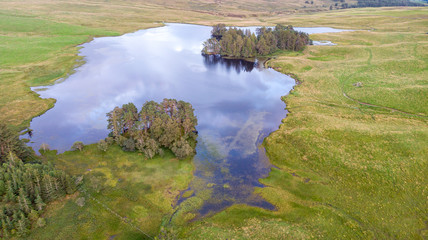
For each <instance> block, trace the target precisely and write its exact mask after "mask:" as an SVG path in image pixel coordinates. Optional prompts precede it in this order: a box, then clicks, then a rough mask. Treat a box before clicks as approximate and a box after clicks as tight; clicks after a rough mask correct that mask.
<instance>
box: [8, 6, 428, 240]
mask: <svg viewBox="0 0 428 240" xmlns="http://www.w3.org/2000/svg"><path fill="white" fill-rule="evenodd" d="M296 2H297V1H296ZM185 3H187V2H184V1H183V2H181V1H177V2H174V4H172V5H171V3H170V2H166V1H165V2H157V3H155V2H144V3H143V2H126V1H110V2H109V3H108V4H106V3H105V2H101V1H98V2H97V1H79V2H77V1H67V2H62V1H60V2H59V1H48V0H43V1H38V2H34V1H0V9H1V10H0V45H1V48H0V56H1V59H0V111H1V113H2V114H1V115H0V120H1V121H7V122H9V123H11V124H14V125H15V126H18V127H19V128H23V127H25V126H28V123H29V120H30V119H31V118H32V117H34V116H36V115H38V114H41V113H43V112H44V111H46V110H47V109H48V108H49V107H52V106H53V104H54V101H55V100H53V99H43V100H42V99H39V98H38V96H37V94H35V93H33V92H31V91H30V89H29V87H30V86H37V85H45V84H51V83H53V82H54V81H55V80H56V79H58V78H60V77H65V76H67V75H68V74H70V73H71V72H72V69H73V67H74V66H76V64H81V62H79V61H77V60H82V59H80V58H79V57H77V56H76V53H77V52H78V48H77V47H76V45H79V44H81V43H83V42H85V41H88V40H89V39H91V37H93V36H111V35H118V34H121V33H125V32H129V31H134V30H137V29H141V28H147V27H153V26H160V25H161V24H162V22H163V21H165V22H188V23H199V24H207V25H210V24H212V23H216V22H225V23H228V24H231V25H273V24H275V23H282V24H293V25H295V26H302V27H303V26H306V27H308V26H330V27H337V28H346V29H359V30H365V31H355V32H346V33H334V34H320V35H313V36H312V38H314V39H316V40H330V41H333V42H335V43H337V44H338V45H337V46H310V47H309V48H308V49H306V50H305V51H304V52H303V53H302V54H287V53H281V54H279V55H277V56H275V58H274V59H272V60H271V61H269V63H268V64H269V65H270V66H272V67H274V68H275V69H277V70H278V71H281V72H284V73H293V74H295V75H296V76H297V77H298V78H299V80H300V81H301V82H302V83H301V84H300V85H299V86H296V88H295V90H294V91H293V92H292V93H291V94H290V95H289V96H287V97H286V98H285V101H286V103H287V108H288V110H289V111H290V113H289V114H288V117H287V118H286V119H285V120H284V121H283V124H282V125H281V126H280V129H279V130H278V131H276V132H274V133H273V134H271V135H270V136H269V137H268V138H267V139H266V140H265V143H264V144H265V147H266V149H267V153H268V155H269V157H270V160H271V161H272V163H273V164H275V165H276V166H278V169H273V170H272V172H271V174H270V176H269V177H268V178H266V179H262V180H261V181H262V182H263V183H264V184H266V185H267V186H268V187H266V188H263V189H257V190H256V191H257V192H259V193H260V194H261V195H262V196H264V197H265V198H266V199H267V200H269V201H270V202H272V203H273V204H275V205H276V206H277V208H278V211H275V212H270V211H266V210H262V209H258V208H253V207H248V206H244V205H237V206H233V207H231V208H229V209H227V210H225V211H223V212H221V213H218V214H216V215H214V216H213V217H210V218H206V219H203V220H201V221H195V222H190V223H189V224H188V225H182V224H180V225H177V226H170V225H168V227H170V228H172V229H173V230H174V232H175V234H177V235H178V236H179V237H183V238H190V239H192V238H193V239H201V238H206V239H219V238H228V239H230V238H233V239H257V238H264V239H289V238H291V239H308V238H317V239H361V238H363V239H373V238H375V239H424V238H427V237H428V225H427V221H428V217H427V216H428V193H427V192H428V189H427V186H428V178H427V176H428V162H427V161H428V160H427V159H428V150H427V149H428V148H427V142H428V128H427V126H428V124H427V117H426V116H427V115H428V103H427V100H426V99H428V98H427V96H428V93H427V91H428V90H427V89H428V88H427V84H428V80H427V77H426V76H427V75H428V74H427V70H428V62H427V61H428V35H427V34H426V31H427V29H426V26H428V9H427V8H378V9H374V8H367V9H351V10H346V11H345V10H343V11H342V10H341V11H328V12H320V13H295V14H292V15H289V14H288V13H289V12H283V13H282V12H272V10H269V9H268V10H266V11H264V10H260V9H261V8H260V7H259V5H257V4H258V3H257V2H256V1H254V2H251V4H248V6H251V7H248V8H247V9H242V7H240V6H239V4H235V3H233V4H231V5H226V3H228V2H223V6H221V5H218V6H217V5H215V6H210V5H209V4H210V2H208V1H207V2H204V1H197V2H194V4H193V5H192V4H185ZM274 3H277V1H274ZM317 4H318V3H317ZM165 6H168V7H165ZM219 6H220V7H219ZM225 6H226V7H225ZM229 6H230V7H229ZM204 8H205V9H204ZM284 8H285V7H284ZM291 9H292V8H291ZM284 11H285V10H284ZM293 11H294V10H293ZM220 12H225V13H226V14H220ZM76 61H77V62H76ZM357 83H358V84H357ZM354 84H355V85H354ZM284 94H285V93H284ZM345 95H346V96H348V97H346V96H345ZM350 98H352V99H354V100H352V99H350ZM359 102H360V103H367V104H371V105H373V106H369V105H367V104H366V105H364V104H360V103H359ZM391 109H396V110H397V111H392V110H391ZM46 158H47V160H51V161H54V162H55V163H56V164H57V166H58V167H59V168H63V169H65V170H66V171H67V172H69V173H72V174H79V175H80V174H83V175H85V184H84V187H85V189H87V193H89V194H90V196H93V197H94V198H95V199H97V200H98V201H100V202H102V203H103V204H105V206H107V207H108V208H110V209H113V210H114V212H118V213H120V216H122V217H126V221H128V220H129V221H130V222H131V224H132V225H131V224H128V223H124V221H122V220H120V219H119V218H118V217H117V216H116V215H114V214H113V213H112V212H110V211H109V210H107V209H106V207H105V206H104V205H101V204H99V203H98V202H96V201H94V200H92V199H91V198H90V197H89V196H88V195H86V194H85V192H80V193H78V194H76V195H74V196H70V197H69V198H68V199H66V200H65V201H62V202H58V203H56V204H55V205H52V206H51V207H50V209H49V211H48V212H47V215H48V216H49V217H48V218H47V219H48V225H47V226H46V227H45V228H43V229H38V230H36V231H35V232H34V234H33V235H31V236H30V238H31V239H67V238H68V239H76V238H77V239H85V238H86V239H87V238H90V239H108V238H109V237H111V236H115V237H116V238H115V239H132V238H135V239H139V238H141V237H143V235H142V233H141V232H139V231H138V230H137V229H136V228H135V227H133V226H136V227H138V228H140V229H142V230H143V231H145V232H148V233H149V234H150V235H151V236H154V235H156V234H157V233H158V231H159V225H161V224H162V222H163V220H164V218H165V217H168V216H169V215H171V213H172V212H173V211H174V209H173V207H172V206H171V203H173V202H174V199H175V197H176V196H177V194H178V191H179V190H180V189H185V188H186V186H187V183H188V182H189V181H190V177H191V171H192V167H191V164H190V162H180V161H177V160H175V159H173V158H171V156H169V157H167V158H166V160H162V161H159V160H160V159H154V160H150V161H145V160H142V159H141V156H139V155H137V154H130V153H123V152H121V151H120V150H119V149H117V148H112V149H110V150H109V152H107V153H106V154H104V155H103V154H101V153H100V152H99V151H98V150H97V149H96V147H95V146H89V147H87V148H86V149H85V150H84V151H83V153H79V152H67V153H65V154H61V155H59V156H54V155H53V154H48V155H46ZM82 196H83V197H85V205H84V206H83V207H79V206H78V205H77V204H76V201H77V200H78V199H79V198H81V197H82ZM148 220H150V221H148Z"/></svg>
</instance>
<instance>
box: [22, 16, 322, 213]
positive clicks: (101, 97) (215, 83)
mask: <svg viewBox="0 0 428 240" xmlns="http://www.w3.org/2000/svg"><path fill="white" fill-rule="evenodd" d="M298 30H301V29H298ZM306 30H310V29H306ZM313 30H314V31H317V32H319V29H318V28H314V29H313ZM210 31H211V28H210V27H205V26H197V25H187V24H168V25H167V26H165V27H160V28H153V29H148V30H141V31H137V32H135V33H130V34H125V35H123V36H119V37H103V38H96V39H94V40H93V41H91V42H89V43H86V44H83V45H82V49H81V50H80V55H82V56H85V61H86V63H85V64H84V65H83V66H81V67H79V68H78V69H77V70H76V73H74V74H73V75H71V76H70V77H69V78H68V79H67V80H66V81H64V82H62V83H60V84H56V85H54V86H50V87H47V88H46V87H43V89H44V90H43V91H39V92H38V93H39V94H40V95H41V97H43V98H55V99H57V103H56V104H55V107H54V108H53V109H51V110H49V111H48V112H46V113H45V114H43V115H42V116H40V117H37V118H34V119H33V120H32V122H31V129H33V132H32V133H33V136H32V138H31V143H29V145H30V146H32V147H33V148H34V149H38V148H39V147H40V145H41V144H42V143H47V144H48V145H49V146H50V148H51V149H57V150H59V152H63V151H66V150H69V149H70V147H71V145H72V144H73V142H75V141H83V142H84V143H85V144H89V143H95V142H97V141H99V140H100V139H103V138H105V137H106V136H107V134H108V130H107V121H106V117H105V116H106V113H107V112H109V111H111V110H112V109H113V108H114V107H115V106H121V105H122V104H125V103H128V102H133V103H135V105H136V106H137V107H138V108H140V107H141V106H142V104H143V103H144V102H145V101H148V100H155V101H158V102H159V101H162V99H163V98H176V99H178V100H184V101H187V102H190V103H191V104H192V105H193V107H194V109H195V114H196V115H197V118H198V122H199V125H198V126H197V130H198V131H199V136H198V145H197V148H196V151H197V154H196V156H195V157H194V163H195V168H196V169H195V178H194V180H193V182H192V183H191V184H190V186H189V191H193V195H192V197H195V196H196V197H199V198H201V199H203V200H204V204H203V205H202V206H201V208H200V209H199V213H200V214H201V215H204V214H207V213H209V212H216V211H219V210H220V209H223V208H225V207H227V206H230V205H232V204H234V203H246V204H249V205H254V206H260V207H264V208H267V209H274V207H273V206H272V205H271V204H270V203H268V202H266V201H264V200H263V199H262V198H261V197H259V196H257V195H255V194H253V191H254V187H263V186H262V185H261V184H260V183H259V181H258V179H259V178H263V177H266V176H267V174H268V173H269V171H270V168H271V167H272V166H271V165H270V163H269V161H268V159H267V158H266V156H265V155H264V149H263V148H259V145H260V143H261V141H262V140H263V138H264V137H266V136H267V135H268V134H269V133H270V132H272V131H274V130H276V129H277V128H278V126H279V124H280V123H281V119H282V118H284V117H285V115H286V111H285V110H284V108H285V104H284V103H283V102H282V101H281V100H280V97H281V96H283V95H286V94H287V93H288V92H289V91H290V90H291V88H292V87H293V86H294V84H295V81H294V80H293V79H292V78H290V77H289V76H286V75H283V74H281V73H278V72H276V71H274V70H272V69H264V68H262V67H259V66H258V64H254V63H250V62H246V61H241V60H225V59H222V58H219V57H215V56H209V57H204V56H202V55H201V49H202V42H203V41H204V40H206V39H207V38H209V37H210ZM301 31H302V30H301ZM34 90H35V91H37V89H34ZM183 199H184V198H182V199H180V200H179V203H180V202H182V201H183Z"/></svg>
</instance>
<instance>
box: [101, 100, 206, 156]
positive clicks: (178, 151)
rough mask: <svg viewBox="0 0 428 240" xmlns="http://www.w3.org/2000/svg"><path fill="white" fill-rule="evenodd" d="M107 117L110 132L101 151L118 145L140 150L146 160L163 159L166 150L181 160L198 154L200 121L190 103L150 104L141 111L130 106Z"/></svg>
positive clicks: (116, 108)
mask: <svg viewBox="0 0 428 240" xmlns="http://www.w3.org/2000/svg"><path fill="white" fill-rule="evenodd" d="M107 118H108V129H110V130H111V133H110V134H109V137H108V138H107V139H106V140H101V141H100V142H99V143H98V147H99V149H101V150H103V149H106V146H107V145H108V143H110V144H111V143H112V142H115V143H117V144H118V145H119V146H121V147H122V149H123V150H125V151H139V152H141V153H143V154H144V155H145V156H146V157H147V158H153V157H154V156H155V155H156V154H159V155H161V156H162V155H163V152H164V149H169V150H171V151H172V152H173V153H174V154H175V156H176V157H178V158H180V159H183V158H186V157H189V156H192V155H194V154H195V147H196V137H197V131H196V125H197V124H198V121H197V119H196V116H195V114H194V109H193V107H192V105H191V104H190V103H187V102H184V101H177V100H175V99H164V100H163V101H162V102H161V103H157V102H154V101H148V102H146V103H144V105H143V106H142V108H141V111H140V112H138V110H137V108H136V107H135V105H134V104H133V103H128V104H124V105H123V106H122V107H115V108H114V109H113V110H112V111H111V112H109V113H107ZM106 143H107V144H106Z"/></svg>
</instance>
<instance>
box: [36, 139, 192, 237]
mask: <svg viewBox="0 0 428 240" xmlns="http://www.w3.org/2000/svg"><path fill="white" fill-rule="evenodd" d="M44 158H45V161H52V162H54V163H55V166H56V167H57V168H60V169H63V170H65V171H67V172H68V173H70V174H74V175H83V176H84V184H83V187H82V189H86V190H87V192H88V193H89V194H90V195H91V196H93V197H94V198H95V199H97V200H98V201H100V202H101V203H103V204H105V205H106V206H107V207H109V208H111V209H112V210H113V211H115V212H117V213H118V214H120V215H121V216H122V217H126V218H127V219H128V220H129V221H130V222H132V224H134V225H135V226H137V227H138V228H140V229H141V230H143V231H144V232H146V233H147V234H149V235H150V236H152V237H153V236H157V235H158V231H159V227H160V225H161V223H162V222H163V221H165V219H168V218H169V216H170V215H172V213H173V211H174V208H173V204H174V203H175V201H176V196H178V193H179V191H180V190H184V189H186V188H187V186H188V184H189V182H190V180H191V179H192V171H193V166H192V163H191V161H190V160H177V159H176V158H174V157H173V155H172V153H170V152H167V153H166V155H165V157H164V158H159V157H156V158H154V159H150V160H148V159H145V158H144V157H143V156H142V155H141V154H138V153H129V152H123V151H122V150H121V149H120V148H119V147H118V146H110V148H109V150H108V151H107V152H106V153H103V152H101V151H100V150H98V149H97V146H96V144H93V145H88V146H85V148H84V150H83V152H79V151H74V152H73V151H70V152H65V153H63V154H60V155H58V156H57V155H55V152H51V153H47V154H44ZM80 197H84V198H85V205H84V206H83V207H80V206H78V205H77V204H76V200H77V199H78V198H80ZM46 219H47V226H46V227H45V228H42V229H36V230H35V231H34V232H33V233H32V234H31V235H30V237H31V239H108V238H109V237H110V236H113V235H114V236H116V238H115V239H130V238H131V239H144V234H142V233H141V232H139V231H138V230H136V229H135V228H133V227H132V226H130V225H129V224H126V223H124V222H123V221H121V219H120V218H119V217H117V216H115V215H114V214H112V213H111V212H109V211H108V210H106V209H105V207H103V206H102V205H100V204H99V203H97V202H95V201H94V200H92V199H90V198H89V197H88V196H87V195H86V194H85V193H84V192H82V191H80V192H78V193H77V194H75V196H70V197H68V198H67V199H65V200H64V201H62V202H58V203H56V204H53V205H52V206H50V207H49V210H48V211H47V213H46Z"/></svg>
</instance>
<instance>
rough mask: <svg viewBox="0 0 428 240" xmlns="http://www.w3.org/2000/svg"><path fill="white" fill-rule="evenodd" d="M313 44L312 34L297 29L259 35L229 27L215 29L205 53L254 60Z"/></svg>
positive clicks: (260, 31)
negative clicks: (310, 36) (278, 51)
mask: <svg viewBox="0 0 428 240" xmlns="http://www.w3.org/2000/svg"><path fill="white" fill-rule="evenodd" d="M310 44H312V40H311V39H309V35H308V34H307V33H304V32H299V31H296V30H294V28H293V26H291V25H289V26H283V25H281V24H278V25H276V26H275V27H274V28H268V27H261V28H257V29H256V33H253V32H251V31H250V30H248V29H246V30H242V29H238V28H226V25H225V24H217V25H215V26H213V29H212V31H211V38H210V39H208V40H207V41H205V42H204V43H203V49H202V54H207V55H221V56H224V57H232V58H252V57H257V56H265V55H268V54H272V53H274V52H275V51H277V50H288V51H302V50H303V49H304V48H305V47H306V45H310Z"/></svg>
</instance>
